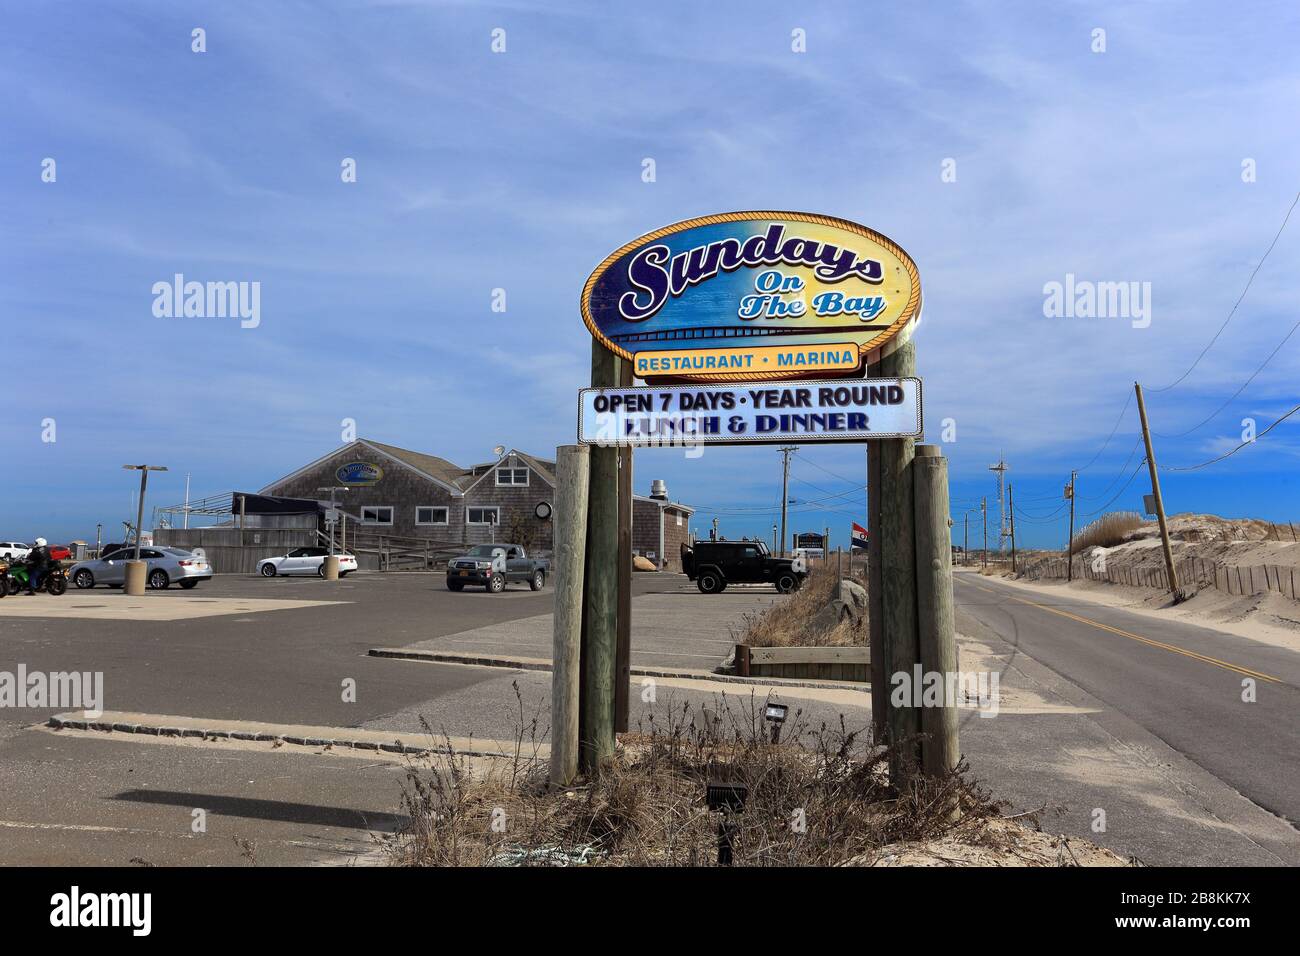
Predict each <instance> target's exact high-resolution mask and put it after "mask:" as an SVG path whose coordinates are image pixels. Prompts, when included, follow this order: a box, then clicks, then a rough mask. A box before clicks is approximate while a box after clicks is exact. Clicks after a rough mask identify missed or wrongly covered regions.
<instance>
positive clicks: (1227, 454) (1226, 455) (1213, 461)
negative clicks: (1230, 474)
mask: <svg viewBox="0 0 1300 956" xmlns="http://www.w3.org/2000/svg"><path fill="white" fill-rule="evenodd" d="M1296 412H1300V405H1297V406H1296V407H1295V408H1293V409H1291V411H1289V412H1287V413H1286V414H1285V415H1283V416H1282V417H1281V418H1279V419H1278V420H1277V421H1275V422H1273V424H1271V425H1269V426H1268V427H1267V428H1265V429H1264V430H1263V431H1262V432H1259V433H1258V434H1257V435H1256V436H1255V437H1254V438H1252V439H1250V440H1249V441H1244V442H1242V443H1241V444H1240V445H1238V446H1237V447H1236V448H1234V449H1232V451H1228V452H1224V453H1223V454H1222V455H1220V456H1219V457H1218V458H1211V459H1210V460H1209V461H1203V462H1201V463H1200V464H1199V465H1182V466H1180V467H1176V468H1170V467H1168V466H1167V465H1166V466H1163V467H1162V468H1161V469H1160V470H1161V471H1197V470H1198V469H1201V468H1204V467H1206V466H1207V465H1213V464H1216V463H1217V462H1220V461H1223V460H1224V459H1225V458H1231V457H1232V456H1233V455H1235V454H1236V453H1237V452H1239V451H1241V450H1242V449H1243V448H1245V447H1246V446H1247V445H1253V444H1255V442H1257V441H1259V440H1260V439H1261V438H1263V437H1264V436H1265V435H1267V434H1268V433H1269V432H1271V431H1272V430H1273V429H1274V428H1276V427H1277V426H1278V425H1280V424H1282V423H1283V422H1284V421H1286V420H1287V419H1288V418H1290V417H1291V416H1292V415H1294V414H1295V413H1296Z"/></svg>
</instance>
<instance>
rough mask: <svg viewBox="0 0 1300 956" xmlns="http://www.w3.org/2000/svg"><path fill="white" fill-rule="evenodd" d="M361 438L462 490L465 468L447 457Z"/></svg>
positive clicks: (422, 471) (379, 449)
mask: <svg viewBox="0 0 1300 956" xmlns="http://www.w3.org/2000/svg"><path fill="white" fill-rule="evenodd" d="M360 440H361V441H362V443H363V444H366V445H369V446H370V447H371V448H373V449H375V450H376V451H381V452H383V453H384V454H385V455H388V456H389V457H390V458H396V459H397V460H398V461H400V462H402V463H403V464H407V465H410V466H411V467H412V468H414V469H415V470H416V471H418V472H421V473H423V474H425V475H428V476H429V477H430V478H433V479H434V480H435V481H438V482H440V483H442V484H444V485H447V486H449V487H454V488H455V489H456V490H460V488H461V485H460V482H461V481H463V480H464V479H465V477H466V471H465V469H464V468H462V467H460V465H456V464H453V463H452V462H449V461H448V460H447V459H445V458H438V457H437V456H435V455H426V454H423V453H422V452H418V451H411V450H410V449H408V448H398V447H397V446H396V445H385V444H384V443H383V442H377V441H371V440H370V439H369V438H363V439H360Z"/></svg>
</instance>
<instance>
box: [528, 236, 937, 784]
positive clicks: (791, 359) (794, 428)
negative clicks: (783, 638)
mask: <svg viewBox="0 0 1300 956" xmlns="http://www.w3.org/2000/svg"><path fill="white" fill-rule="evenodd" d="M581 306H582V318H583V321H584V323H585V324H586V325H587V328H588V329H589V330H590V331H591V333H592V337H593V342H592V361H591V388H589V389H584V390H582V391H581V392H580V394H579V400H578V440H579V442H580V443H581V444H583V445H586V446H589V447H590V452H589V457H590V464H589V467H588V477H589V482H588V489H587V495H586V501H587V506H586V521H585V540H584V541H583V545H584V547H583V548H582V549H581V554H582V557H581V561H582V564H583V565H584V571H583V575H582V580H581V581H577V580H575V579H574V578H573V577H572V576H570V578H569V579H568V581H567V583H566V582H564V581H563V580H561V579H560V578H557V595H556V601H557V607H558V606H560V604H561V602H563V606H564V607H566V608H568V607H570V606H571V605H575V603H576V604H580V606H581V609H582V618H581V637H580V641H579V644H580V647H579V660H578V664H577V671H578V672H579V674H580V678H579V680H578V697H579V705H578V707H577V710H578V721H577V727H576V728H574V727H573V726H572V724H573V722H572V721H568V720H566V721H563V722H562V721H560V720H558V719H557V720H556V721H554V727H553V734H564V735H566V739H565V740H563V741H559V740H556V741H553V744H552V746H553V748H555V747H558V748H559V750H560V752H561V753H562V754H564V755H566V756H565V757H564V758H563V759H561V760H560V761H559V763H558V765H557V766H553V770H552V781H553V782H555V783H560V784H565V785H567V784H568V783H569V782H570V780H571V776H570V772H569V769H568V766H569V765H568V763H567V760H568V757H567V755H568V754H570V753H571V752H572V751H573V750H574V749H576V750H577V751H578V755H579V759H578V768H579V770H580V771H581V772H583V773H586V774H589V775H590V774H595V773H598V772H599V771H600V769H601V767H602V765H604V764H605V762H606V761H608V760H610V759H611V758H612V757H613V755H614V752H615V743H616V742H615V734H616V733H617V732H619V731H623V730H626V729H627V727H628V722H629V716H628V713H629V709H630V708H629V698H630V688H629V682H630V657H631V591H632V588H631V581H632V502H633V498H632V448H633V447H636V446H651V445H653V446H665V445H670V446H671V445H677V446H695V445H705V444H719V445H736V444H771V445H786V446H790V445H802V444H810V443H822V442H870V443H871V446H873V447H871V449H870V452H869V455H868V482H867V489H868V515H867V524H868V528H869V541H868V574H869V588H868V596H869V602H870V606H869V615H870V621H871V627H870V639H871V653H870V659H871V667H870V672H871V681H872V695H871V697H872V709H873V723H874V725H875V728H876V732H877V739H878V740H882V741H884V742H886V743H888V744H889V746H890V754H891V761H890V764H891V766H890V770H891V774H892V776H893V781H894V784H895V786H897V787H898V788H899V789H900V790H901V789H903V788H904V787H906V786H907V785H908V782H909V781H910V780H912V779H913V778H914V776H915V775H916V774H917V773H930V774H938V773H941V772H945V771H946V770H947V769H951V767H953V766H955V765H956V755H957V753H958V751H957V736H956V729H957V721H956V715H955V711H953V710H952V709H951V708H952V707H954V706H955V702H952V701H946V700H945V701H944V702H943V703H941V704H940V705H939V706H938V707H936V708H933V709H934V710H935V711H936V713H933V714H931V713H928V712H925V711H928V709H930V708H929V707H928V704H924V702H923V701H921V700H920V698H919V697H918V696H917V695H918V694H919V690H920V689H919V688H917V687H912V693H910V694H902V695H897V696H896V695H893V694H891V693H890V690H891V687H892V686H893V685H894V684H896V683H900V684H906V683H907V682H909V681H911V682H913V683H915V680H916V677H917V676H918V674H919V673H920V672H922V671H925V672H927V673H928V672H933V671H938V672H939V679H940V681H941V682H942V684H943V686H944V687H948V686H951V683H952V682H951V681H949V680H947V679H945V678H946V675H947V674H949V673H950V672H951V671H952V670H953V669H955V667H956V660H957V657H956V649H955V645H954V643H953V625H952V575H951V571H952V568H951V543H950V542H951V535H950V532H949V527H948V523H947V521H948V517H947V515H948V486H947V462H946V461H945V460H944V458H943V457H942V456H941V455H939V454H938V450H937V448H935V447H934V446H922V449H921V451H920V452H919V453H918V451H917V449H916V448H915V440H916V438H918V437H920V435H921V434H922V404H921V381H920V380H919V379H918V378H916V376H915V367H916V359H915V347H914V346H913V344H912V343H911V341H910V336H911V332H912V328H913V326H914V325H915V323H916V321H917V319H918V317H919V314H920V307H921V285H920V277H919V275H918V273H917V270H916V265H915V264H914V263H913V262H912V260H911V259H910V258H909V257H908V255H907V253H905V252H904V251H903V250H902V249H901V248H900V247H899V246H897V245H896V244H895V243H893V242H892V241H891V240H889V239H888V238H887V237H885V236H882V235H881V234H880V233H877V232H875V231H873V230H871V229H868V228H866V227H865V226H861V225H858V224H857V223H852V222H848V221H846V220H843V219H836V218H833V217H830V216H821V215H816V214H811V213H797V212H744V213H722V214H719V215H715V216H705V217H701V218H699V219H692V220H688V221H687V222H682V223H677V224H675V225H672V226H667V227H665V228H663V229H659V230H656V231H654V232H652V233H649V234H647V235H645V236H642V237H641V238H639V239H636V240H634V241H633V242H630V243H628V244H626V245H624V246H623V247H621V248H620V249H618V250H616V251H615V252H613V253H611V254H610V255H609V256H608V257H607V258H606V259H605V261H604V262H602V263H601V265H600V266H599V267H598V268H597V269H596V270H595V272H593V273H592V275H591V277H590V278H589V279H588V280H587V283H586V285H585V286H584V287H583V292H582V298H581ZM868 358H871V359H872V361H873V363H874V364H872V365H871V366H870V367H868V366H867V365H866V362H867V359H868ZM864 375H865V376H866V377H863V376H864ZM637 379H640V380H642V381H644V382H646V383H647V384H646V385H645V386H641V387H636V386H634V384H633V383H634V381H635V380H637ZM918 454H919V457H918ZM566 460H567V459H566ZM918 462H919V464H918ZM568 524H569V531H568V533H569V534H577V533H579V531H578V528H577V527H576V526H578V525H581V521H580V520H571V521H570V522H569V523H568ZM556 530H557V534H559V533H561V528H560V527H559V526H558V524H557V529H556ZM573 545H574V542H572V541H566V542H560V541H558V540H557V544H556V547H557V554H558V552H559V551H560V549H561V548H564V549H567V550H566V551H565V553H566V554H568V555H569V556H570V557H569V559H568V560H569V561H570V563H572V561H573V558H572V555H573V554H575V553H579V549H577V548H575V547H573ZM827 546H828V545H827ZM780 547H781V548H782V549H784V547H785V540H784V535H782V540H781V542H780ZM826 557H827V559H829V554H827V555H826ZM825 566H826V567H830V564H829V560H827V562H826V565H825ZM561 588H565V589H566V590H565V593H564V594H560V593H559V589H561ZM560 619H561V615H559V614H557V617H556V622H557V623H556V637H555V647H556V654H557V666H556V671H555V673H556V678H555V679H556V681H557V688H556V692H557V694H560V693H563V694H564V697H563V699H564V700H565V701H568V700H569V699H570V697H569V694H570V693H571V688H570V687H569V686H568V684H565V685H564V686H563V687H561V686H559V684H560V683H561V682H560V676H559V675H560V673H561V671H563V673H564V674H565V675H567V676H566V680H567V681H569V682H570V683H571V682H572V674H573V671H574V668H573V666H572V661H571V659H570V658H568V657H566V658H565V663H564V665H563V667H561V666H560V664H559V657H558V655H559V654H560V653H561V649H562V648H565V649H567V648H568V647H569V646H570V644H571V641H570V644H566V643H564V642H563V641H562V639H561V637H562V635H561V633H560V632H561V624H560ZM565 620H566V621H568V622H569V623H568V624H566V625H565V627H568V628H569V629H570V630H571V629H572V615H571V614H568V613H567V612H566V617H565ZM557 706H559V705H557ZM561 710H563V708H561ZM557 713H559V711H557ZM569 735H576V740H573V739H568V736H569ZM553 752H554V750H553Z"/></svg>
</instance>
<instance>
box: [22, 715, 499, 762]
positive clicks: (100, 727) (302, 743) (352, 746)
mask: <svg viewBox="0 0 1300 956" xmlns="http://www.w3.org/2000/svg"><path fill="white" fill-rule="evenodd" d="M46 726H48V727H50V728H52V729H54V730H87V731H99V732H102V733H123V734H140V735H144V736H150V737H180V738H185V737H188V738H194V739H202V740H241V741H254V742H258V743H275V742H279V743H281V744H292V745H294V746H298V747H331V748H333V749H336V750H371V751H383V752H385V753H393V754H409V755H412V756H428V755H431V754H442V753H446V752H447V750H446V747H443V746H438V747H429V746H422V745H415V744H404V743H402V741H401V740H400V739H396V738H395V739H393V740H391V741H382V740H375V739H364V738H361V737H336V736H329V737H319V736H307V735H305V734H292V733H277V732H275V731H269V730H266V731H259V730H232V729H229V728H224V727H220V726H213V727H204V726H197V727H182V726H173V725H169V724H161V723H160V724H142V723H132V722H130V721H121V720H107V719H104V718H90V717H86V716H84V715H78V714H76V713H75V712H74V713H67V714H55V715H54V716H52V717H51V718H50V719H49V720H48V721H47V722H46ZM318 729H322V730H323V729H325V728H318ZM370 733H371V735H372V736H373V735H374V733H375V732H373V731H371V732H370ZM452 752H453V753H455V754H457V755H463V756H468V757H501V756H506V754H505V753H504V752H503V751H502V750H486V749H481V748H475V747H473V746H470V747H458V746H454V745H453V746H452Z"/></svg>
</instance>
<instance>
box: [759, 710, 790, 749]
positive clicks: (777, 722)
mask: <svg viewBox="0 0 1300 956" xmlns="http://www.w3.org/2000/svg"><path fill="white" fill-rule="evenodd" d="M789 711H790V708H789V707H788V706H786V705H785V704H773V703H771V702H768V704H767V706H766V707H764V708H763V719H764V720H766V721H767V722H768V723H769V724H771V725H772V743H774V744H779V743H780V742H781V725H782V724H784V723H785V715H786V714H787V713H789Z"/></svg>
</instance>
